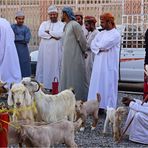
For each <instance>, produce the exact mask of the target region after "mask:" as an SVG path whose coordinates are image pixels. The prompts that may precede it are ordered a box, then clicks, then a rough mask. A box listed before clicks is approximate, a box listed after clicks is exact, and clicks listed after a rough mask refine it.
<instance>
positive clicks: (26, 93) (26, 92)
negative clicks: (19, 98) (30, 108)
mask: <svg viewBox="0 0 148 148" xmlns="http://www.w3.org/2000/svg"><path fill="white" fill-rule="evenodd" d="M25 99H26V105H31V104H32V97H31V94H30V93H29V91H28V89H27V88H26V90H25Z"/></svg>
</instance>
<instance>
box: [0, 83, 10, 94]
mask: <svg viewBox="0 0 148 148" xmlns="http://www.w3.org/2000/svg"><path fill="white" fill-rule="evenodd" d="M5 85H6V83H3V82H1V81H0V97H2V95H3V94H6V93H7V92H8V89H7V88H5V87H4V86H5Z"/></svg>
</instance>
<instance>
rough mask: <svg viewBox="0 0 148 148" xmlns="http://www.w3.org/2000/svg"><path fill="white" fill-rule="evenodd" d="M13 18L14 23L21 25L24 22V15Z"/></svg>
mask: <svg viewBox="0 0 148 148" xmlns="http://www.w3.org/2000/svg"><path fill="white" fill-rule="evenodd" d="M15 20H16V23H17V24H18V25H20V26H21V25H23V24H24V20H25V17H24V16H17V17H16V18H15Z"/></svg>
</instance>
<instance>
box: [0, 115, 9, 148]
mask: <svg viewBox="0 0 148 148" xmlns="http://www.w3.org/2000/svg"><path fill="white" fill-rule="evenodd" d="M3 121H6V122H9V115H8V113H0V147H7V145H8V139H7V138H8V137H7V133H8V124H7V123H4V122H3Z"/></svg>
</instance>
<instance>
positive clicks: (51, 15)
mask: <svg viewBox="0 0 148 148" xmlns="http://www.w3.org/2000/svg"><path fill="white" fill-rule="evenodd" d="M49 18H50V20H51V22H53V23H55V22H57V20H58V13H57V12H50V13H49Z"/></svg>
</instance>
